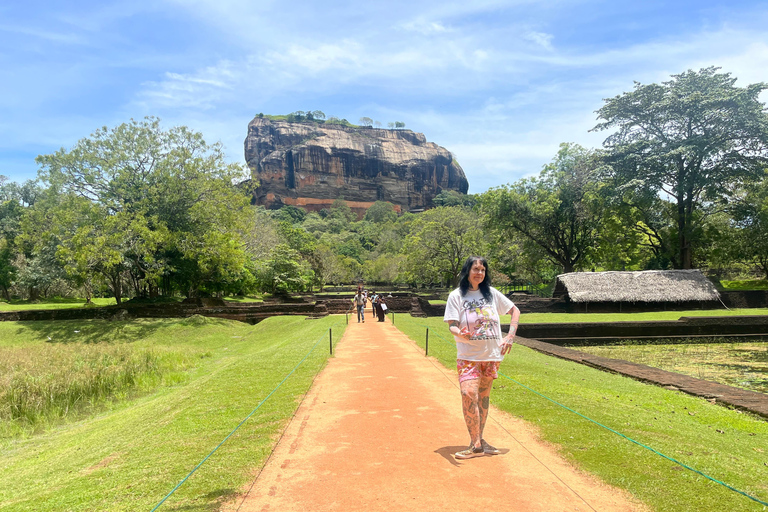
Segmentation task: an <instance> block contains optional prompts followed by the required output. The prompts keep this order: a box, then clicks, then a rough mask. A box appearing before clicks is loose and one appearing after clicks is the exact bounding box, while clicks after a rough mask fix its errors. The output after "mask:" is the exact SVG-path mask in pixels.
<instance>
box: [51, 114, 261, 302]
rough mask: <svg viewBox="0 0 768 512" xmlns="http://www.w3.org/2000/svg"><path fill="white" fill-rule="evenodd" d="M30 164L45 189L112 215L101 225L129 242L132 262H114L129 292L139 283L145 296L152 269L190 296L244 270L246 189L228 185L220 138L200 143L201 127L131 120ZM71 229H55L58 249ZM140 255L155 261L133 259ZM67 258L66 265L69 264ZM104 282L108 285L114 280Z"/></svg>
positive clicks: (230, 169)
mask: <svg viewBox="0 0 768 512" xmlns="http://www.w3.org/2000/svg"><path fill="white" fill-rule="evenodd" d="M37 162H38V163H39V164H40V166H41V170H40V178H41V179H42V180H43V181H44V182H45V183H48V184H49V185H50V187H51V189H52V190H54V191H56V192H57V193H60V194H62V195H63V196H77V197H81V198H83V199H85V200H87V201H89V202H90V203H92V204H93V205H94V207H95V208H96V210H95V211H100V212H102V213H103V215H105V216H110V217H112V216H114V219H111V220H110V223H105V224H104V225H103V227H104V229H113V228H114V229H124V230H128V231H124V232H122V236H123V237H125V238H126V239H127V240H131V241H132V242H131V243H130V244H129V245H124V246H123V247H124V248H125V250H126V252H125V254H124V256H125V258H126V261H129V262H131V264H130V265H128V266H123V267H122V268H124V271H125V272H128V273H130V274H131V278H132V280H133V281H134V282H136V286H135V287H136V288H137V290H138V289H140V288H141V284H140V283H142V282H143V283H146V284H147V285H148V287H149V288H150V293H152V290H151V289H157V287H158V285H159V284H160V278H159V277H157V276H164V278H163V280H164V281H165V282H166V285H165V286H164V288H166V289H168V288H171V287H173V288H176V289H179V290H181V291H182V292H184V293H185V294H187V295H193V294H195V293H198V291H200V290H203V289H205V290H210V289H215V288H216V287H217V286H218V285H220V284H221V283H222V282H224V281H226V280H229V279H234V280H237V279H239V275H240V273H241V272H242V271H243V269H244V268H245V265H244V260H245V253H244V244H243V241H242V239H241V235H242V233H243V232H244V226H243V223H244V222H245V221H246V219H247V218H248V215H249V213H248V212H249V208H250V206H249V204H248V196H247V194H246V192H247V191H244V190H240V189H238V188H237V187H235V186H234V183H235V182H236V181H241V180H242V177H243V176H244V170H243V168H242V167H241V166H239V165H233V164H227V163H226V162H225V158H224V153H223V150H222V148H221V145H220V144H213V145H209V144H207V143H206V142H205V140H204V139H203V137H202V135H201V134H199V133H196V132H192V131H190V130H188V129H187V128H185V127H174V128H171V129H170V130H163V129H161V127H160V122H159V120H157V119H155V118H151V117H149V118H146V119H144V120H143V121H134V120H131V122H129V123H123V124H121V125H119V126H117V127H115V128H112V129H108V128H106V127H104V128H101V129H99V130H96V131H95V132H94V133H93V134H91V136H90V137H89V138H85V139H81V140H80V141H78V143H77V144H76V145H75V146H74V147H73V148H72V149H71V150H69V151H67V150H64V149H61V150H59V151H58V152H56V153H54V154H51V155H41V156H39V157H38V158H37ZM87 218H90V217H89V216H88V215H84V217H83V219H87ZM52 220H53V221H54V222H55V221H56V217H55V216H54V218H53V219H52ZM131 230H135V231H131ZM76 232H77V229H63V230H60V231H59V234H60V236H62V237H65V238H66V237H69V241H67V240H66V239H65V238H62V239H60V243H62V244H63V245H65V246H67V244H68V243H69V242H72V240H74V239H75V238H74V237H75V233H76ZM107 235H109V234H107V233H105V236H107ZM142 237H143V238H144V239H143V240H140V238H142ZM79 240H81V242H82V243H83V244H85V242H86V241H87V240H86V239H85V238H80V239H79ZM108 245H110V244H108ZM85 247H87V245H84V246H83V248H85ZM130 251H133V253H131V252H130ZM135 251H145V252H143V253H136V252H135ZM77 252H78V251H76V250H75V248H74V247H69V250H68V251H64V252H62V253H61V254H62V257H67V258H74V257H75V254H76V253H77ZM150 253H151V254H150ZM149 261H152V262H153V266H155V267H156V266H157V265H161V266H162V267H163V268H154V267H153V268H151V269H150V268H148V267H146V266H144V265H142V264H140V262H149ZM67 264H68V265H69V266H70V268H73V267H72V261H69V262H67ZM80 268H91V267H88V266H86V267H82V266H81V267H80ZM115 268H117V267H115ZM112 280H113V281H114V283H115V286H117V282H118V280H117V278H116V277H115V276H113V279H112ZM168 291H170V290H168Z"/></svg>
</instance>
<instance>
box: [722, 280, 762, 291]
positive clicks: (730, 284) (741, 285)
mask: <svg viewBox="0 0 768 512" xmlns="http://www.w3.org/2000/svg"><path fill="white" fill-rule="evenodd" d="M720 284H721V285H722V286H723V288H725V289H726V290H768V279H742V280H734V281H720Z"/></svg>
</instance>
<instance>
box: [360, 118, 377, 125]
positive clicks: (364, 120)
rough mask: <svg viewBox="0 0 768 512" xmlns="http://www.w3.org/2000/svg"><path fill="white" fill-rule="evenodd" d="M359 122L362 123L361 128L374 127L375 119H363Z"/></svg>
mask: <svg viewBox="0 0 768 512" xmlns="http://www.w3.org/2000/svg"><path fill="white" fill-rule="evenodd" d="M358 122H359V123H360V126H368V127H370V126H373V119H371V118H370V117H361V118H360V121H358Z"/></svg>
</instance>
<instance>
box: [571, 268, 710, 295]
mask: <svg viewBox="0 0 768 512" xmlns="http://www.w3.org/2000/svg"><path fill="white" fill-rule="evenodd" d="M557 281H558V287H560V286H561V285H562V286H563V287H564V288H565V294H566V295H567V296H568V298H570V300H571V301H573V302H687V301H711V300H718V299H719V298H720V294H719V293H718V292H717V289H716V288H715V285H714V284H712V282H711V281H709V279H707V278H706V277H704V274H702V273H701V272H700V271H699V270H644V271H642V272H573V273H570V274H561V275H559V276H557Z"/></svg>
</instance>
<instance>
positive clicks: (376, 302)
mask: <svg viewBox="0 0 768 512" xmlns="http://www.w3.org/2000/svg"><path fill="white" fill-rule="evenodd" d="M371 294H372V295H373V298H372V299H371V306H373V314H374V315H376V318H378V321H379V322H383V321H384V310H382V309H381V295H379V294H378V293H376V292H371Z"/></svg>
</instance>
